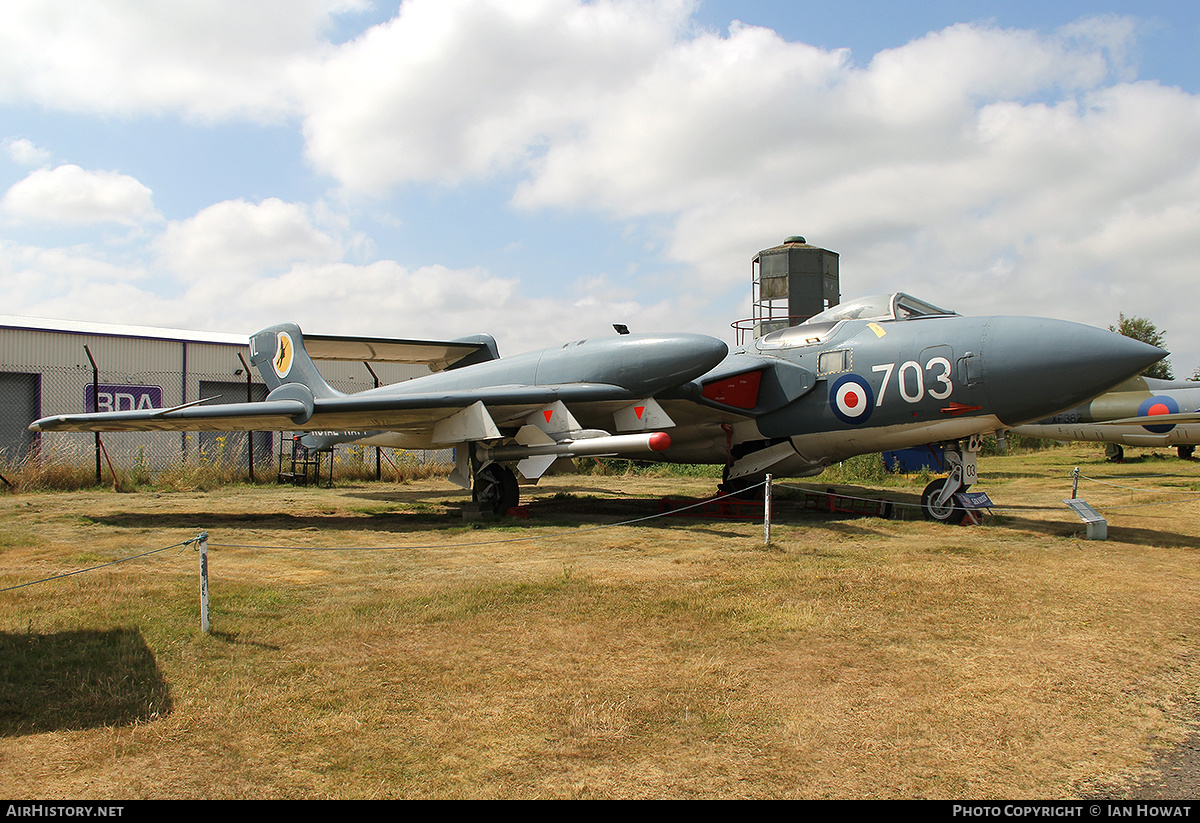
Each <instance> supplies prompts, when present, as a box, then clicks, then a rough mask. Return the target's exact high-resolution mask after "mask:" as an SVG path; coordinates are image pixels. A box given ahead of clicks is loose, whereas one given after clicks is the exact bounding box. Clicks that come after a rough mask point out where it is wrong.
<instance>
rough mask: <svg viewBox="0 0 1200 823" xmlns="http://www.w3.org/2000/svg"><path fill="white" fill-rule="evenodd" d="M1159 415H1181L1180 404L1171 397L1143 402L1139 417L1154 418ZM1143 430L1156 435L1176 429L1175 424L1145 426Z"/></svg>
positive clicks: (1154, 398) (1139, 409) (1160, 397)
mask: <svg viewBox="0 0 1200 823" xmlns="http://www.w3.org/2000/svg"><path fill="white" fill-rule="evenodd" d="M1159 414H1179V404H1178V403H1176V402H1175V400H1174V399H1173V398H1171V397H1165V396H1161V395H1160V396H1157V397H1151V398H1149V399H1147V400H1143V401H1142V403H1141V405H1140V406H1138V417H1154V416H1155V415H1159ZM1142 428H1143V429H1145V430H1146V431H1148V432H1153V433H1154V434H1166V433H1167V432H1169V431H1170V430H1171V429H1173V428H1175V424H1174V423H1164V424H1162V425H1159V426H1147V425H1143V426H1142Z"/></svg>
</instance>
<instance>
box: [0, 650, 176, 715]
mask: <svg viewBox="0 0 1200 823" xmlns="http://www.w3.org/2000/svg"><path fill="white" fill-rule="evenodd" d="M171 710H172V702H171V692H170V689H169V688H168V686H167V683H166V681H165V680H164V679H163V676H162V673H161V672H160V671H159V668H158V663H157V661H156V660H155V658H154V654H153V652H151V651H150V649H149V647H148V646H147V645H146V642H145V640H144V639H143V638H142V634H141V632H140V631H138V630H137V629H130V628H125V629H109V630H105V631H97V630H90V631H73V632H55V633H52V634H31V633H19V634H18V633H9V632H2V633H0V737H18V736H22V735H27V734H36V733H40V732H51V731H68V730H79V729H93V728H97V727H100V726H128V725H132V724H134V723H144V722H147V721H150V720H153V719H155V718H157V717H161V716H164V715H167V714H170V712H171Z"/></svg>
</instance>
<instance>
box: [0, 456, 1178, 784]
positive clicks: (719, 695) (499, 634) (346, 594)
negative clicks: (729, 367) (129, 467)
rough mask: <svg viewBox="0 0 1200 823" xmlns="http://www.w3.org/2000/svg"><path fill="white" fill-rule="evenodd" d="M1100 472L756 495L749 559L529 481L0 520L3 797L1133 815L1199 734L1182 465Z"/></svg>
mask: <svg viewBox="0 0 1200 823" xmlns="http://www.w3.org/2000/svg"><path fill="white" fill-rule="evenodd" d="M1128 452H1129V453H1130V455H1131V457H1133V458H1134V459H1132V460H1130V461H1128V462H1126V463H1125V464H1123V465H1112V464H1107V463H1105V462H1104V461H1103V450H1102V449H1100V448H1097V447H1094V446H1078V447H1066V448H1058V449H1050V450H1047V451H1043V452H1036V453H1030V454H1022V455H1012V456H1000V457H988V458H982V459H981V463H980V477H981V481H980V484H979V485H978V486H977V487H976V488H977V490H981V491H987V492H988V493H989V495H990V496H991V498H992V500H993V501H994V502H995V503H996V505H997V507H998V508H997V513H996V514H994V515H993V516H992V517H991V518H989V519H988V520H987V521H986V522H985V523H984V524H983V525H980V526H958V527H951V526H942V525H937V524H930V523H925V522H922V521H920V520H918V519H915V518H916V515H915V514H914V513H912V510H911V509H906V508H900V511H901V512H903V513H905V515H906V517H905V519H890V520H884V519H880V518H874V517H853V516H844V515H843V516H829V515H817V514H813V513H811V512H806V511H804V510H803V509H802V507H801V506H800V504H799V497H798V495H799V494H800V493H799V492H798V491H796V490H795V489H793V488H777V490H776V496H777V498H782V499H779V500H777V502H778V504H779V505H778V513H777V519H776V521H775V524H774V526H773V531H772V542H771V544H770V545H764V543H763V528H762V524H761V522H754V521H738V520H722V519H703V518H696V517H683V516H675V517H663V518H655V519H648V520H640V521H639V522H636V523H632V524H628V525H613V524H620V523H622V522H624V521H629V520H634V519H637V518H644V517H648V516H650V515H654V514H656V513H657V512H658V510H659V506H658V500H659V499H660V498H662V497H663V496H667V495H673V496H682V497H689V496H690V497H701V496H705V495H708V494H710V493H712V491H713V480H712V479H710V478H690V477H679V476H663V477H652V476H641V475H638V476H612V475H610V476H566V477H559V478H551V479H550V480H549V481H547V482H544V483H543V485H540V486H538V487H535V488H533V489H527V490H526V499H527V500H528V501H529V506H528V513H529V516H528V517H527V518H512V519H506V520H503V521H490V522H486V523H482V524H480V523H477V522H475V523H473V522H470V521H464V520H463V518H462V517H461V515H460V506H461V504H462V502H463V496H462V494H461V492H460V491H459V490H457V489H455V488H454V487H452V486H450V485H449V484H446V483H444V482H439V481H436V480H428V481H420V482H413V483H409V484H372V483H360V484H353V485H349V484H348V485H340V486H338V487H336V488H333V489H312V488H290V487H267V486H262V487H249V486H241V487H232V488H224V489H219V490H213V491H197V492H167V491H162V490H158V491H156V490H142V491H138V492H134V493H114V492H112V491H104V490H91V491H82V492H70V493H66V492H63V493H19V494H18V493H6V494H0V589H3V591H0V646H2V648H0V736H2V738H3V740H2V743H0V795H4V796H8V797H36V798H45V799H56V798H79V799H87V798H95V799H133V798H375V797H405V798H450V797H453V798H533V797H551V798H593V797H620V798H642V797H656V798H710V797H722V798H741V797H784V798H896V797H925V798H976V799H978V798H1006V797H1008V798H1016V797H1019V798H1071V797H1100V796H1107V797H1131V796H1138V792H1139V791H1142V790H1143V787H1144V784H1143V783H1142V781H1143V780H1144V779H1145V776H1146V775H1147V774H1148V773H1150V771H1151V770H1152V769H1153V766H1154V762H1155V758H1156V757H1158V756H1161V755H1162V754H1164V753H1168V752H1171V751H1172V750H1174V749H1176V748H1178V747H1179V746H1180V744H1181V743H1183V742H1184V741H1186V740H1187V739H1188V738H1189V735H1191V734H1192V733H1193V732H1194V731H1195V730H1196V728H1197V727H1196V724H1197V722H1198V721H1200V660H1198V659H1197V655H1196V648H1195V647H1196V640H1197V638H1198V637H1200V564H1198V563H1197V560H1198V559H1200V463H1196V462H1191V461H1180V460H1177V459H1175V458H1174V456H1173V454H1172V455H1170V456H1169V457H1168V456H1167V455H1166V454H1162V455H1161V456H1156V455H1155V454H1154V453H1153V452H1151V451H1149V450H1146V451H1141V452H1139V450H1136V449H1129V450H1128ZM1074 466H1080V467H1081V472H1082V474H1083V475H1084V476H1085V478H1097V479H1095V480H1091V479H1085V480H1083V481H1081V484H1080V496H1081V497H1084V498H1085V499H1087V500H1088V501H1089V502H1090V503H1092V504H1093V505H1095V506H1097V507H1102V508H1104V509H1105V512H1106V514H1107V516H1108V523H1109V539H1108V540H1107V541H1104V542H1099V541H1086V540H1083V539H1082V534H1083V526H1082V524H1081V523H1080V522H1079V521H1078V518H1077V517H1076V516H1075V515H1074V514H1072V513H1071V512H1070V511H1068V510H1067V509H1066V508H1065V507H1064V506H1063V505H1062V503H1061V501H1062V499H1063V498H1065V497H1068V496H1069V495H1070V489H1071V478H1070V476H1069V471H1070V470H1071V468H1073V467H1074ZM812 480H813V481H815V482H809V483H803V484H800V483H797V484H793V483H789V484H787V485H788V486H789V487H791V486H803V487H806V488H815V489H824V488H826V487H827V486H831V485H836V487H837V488H838V489H839V490H841V491H849V492H853V493H862V494H869V495H872V496H876V495H883V496H886V497H887V498H889V499H891V500H894V501H897V502H899V503H910V504H911V503H915V502H916V501H917V499H918V497H919V494H920V491H921V485H922V484H921V483H920V482H919V481H918V480H915V479H914V480H911V481H905V480H903V479H897V480H890V481H882V484H881V485H877V486H876V487H874V488H867V487H865V486H861V485H845V484H839V482H838V480H839V477H838V475H837V474H832V475H831V476H827V477H826V476H823V477H819V478H813V479H812ZM1100 481H1103V482H1100ZM600 527H603V528H600ZM201 531H204V532H207V534H208V535H209V541H210V547H209V555H208V558H209V568H210V575H211V583H210V593H211V620H212V630H211V632H210V633H209V634H207V635H206V634H203V633H201V631H200V628H199V593H198V592H199V584H198V553H197V551H196V550H195V546H194V545H184V546H179V545H174V546H173V544H178V543H181V542H182V541H186V540H188V539H190V538H193V537H195V536H196V535H197V534H198V533H200V532H201ZM168 546H173V547H172V548H165V547H168ZM156 549H162V550H161V551H155V552H153V553H151V554H145V555H144V556H141V557H137V558H136V559H131V560H129V561H127V562H121V563H117V564H114V565H103V564H107V563H111V562H112V561H116V560H120V559H123V558H128V557H132V556H134V555H139V554H142V553H144V552H149V551H152V550H156ZM94 567H99V568H94ZM81 569H93V570H91V571H85V572H82V573H79V574H72V575H70V576H64V577H57V578H56V579H52V580H47V581H46V582H36V583H33V584H32V585H21V584H26V583H31V582H32V581H40V580H44V579H46V578H51V577H52V576H54V575H63V574H65V573H68V572H73V571H77V570H81ZM17 586H20V587H19V588H14V587H17ZM1185 790H1186V789H1185ZM1193 790H1194V788H1193ZM1193 796H1194V795H1193Z"/></svg>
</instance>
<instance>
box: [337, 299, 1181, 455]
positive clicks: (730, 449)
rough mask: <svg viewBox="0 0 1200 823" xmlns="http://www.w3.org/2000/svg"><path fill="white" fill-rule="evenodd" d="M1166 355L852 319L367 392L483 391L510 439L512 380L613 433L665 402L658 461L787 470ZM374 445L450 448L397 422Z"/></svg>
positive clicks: (1052, 404)
mask: <svg viewBox="0 0 1200 823" xmlns="http://www.w3.org/2000/svg"><path fill="white" fill-rule="evenodd" d="M1164 354H1165V352H1162V351H1161V350H1159V349H1156V348H1154V347H1152V346H1147V345H1146V344H1143V343H1139V342H1137V341H1133V340H1130V339H1129V338H1125V337H1121V336H1120V335H1117V334H1115V333H1112V332H1108V331H1104V330H1101V329H1096V328H1093V327H1090V326H1084V325H1080V324H1076V323H1069V322H1066V321H1061V320H1050V319H1043V318H1033V317H1003V316H993V317H963V316H959V315H936V316H922V317H915V318H910V319H905V320H873V321H872V320H856V319H848V320H840V321H837V322H833V323H816V324H806V325H801V326H796V327H793V328H791V329H786V330H784V331H782V332H776V333H774V334H771V335H767V336H765V337H762V338H759V339H757V340H756V341H754V342H753V343H752V344H750V345H748V346H746V347H744V348H740V349H737V350H735V351H732V352H728V351H727V347H726V346H725V344H724V343H722V342H721V341H719V340H716V339H715V338H711V337H707V336H704V335H688V334H677V335H627V336H619V337H612V338H601V339H596V340H585V341H578V342H574V343H568V344H565V345H563V346H558V347H553V348H550V349H544V350H541V351H538V352H531V353H527V354H523V355H517V356H514V357H508V358H503V359H497V360H494V361H491V362H486V363H480V364H476V365H472V366H470V367H467V368H463V369H461V370H451V371H446V372H440V373H437V374H433V375H429V376H427V377H422V378H418V379H415V380H412V381H408V382H405V383H399V384H394V385H391V386H385V387H381V388H379V389H375V390H372V391H369V392H363V393H362V395H358V396H360V397H364V398H366V397H370V396H371V395H377V396H378V398H379V400H380V403H381V405H386V400H387V398H388V397H396V396H404V395H406V394H413V395H415V394H420V395H422V396H429V395H431V394H432V395H437V394H438V393H439V392H445V393H447V394H453V393H457V392H474V393H479V394H480V396H481V397H483V398H484V402H485V403H486V404H487V405H488V408H489V410H491V411H492V412H493V416H494V417H496V422H497V423H498V424H499V426H500V428H501V431H502V433H503V434H504V435H505V436H511V435H512V434H513V433H514V432H515V430H516V427H517V426H518V425H519V424H520V421H521V420H522V419H524V417H525V416H526V415H528V414H529V412H530V408H529V407H528V404H526V405H525V406H521V405H519V404H514V405H508V404H507V403H506V399H505V395H504V392H505V387H506V386H525V387H528V386H538V387H545V389H546V391H547V397H548V399H558V400H562V401H564V402H565V403H566V404H567V406H568V407H569V408H570V409H571V410H572V412H573V413H574V414H575V416H576V417H577V418H578V420H579V423H580V424H581V425H582V426H583V427H585V428H594V429H600V430H611V429H612V428H613V418H612V415H613V413H614V412H615V411H616V410H617V409H618V408H620V407H622V406H627V405H628V404H629V402H631V401H636V400H637V399H638V398H641V397H651V396H653V397H654V398H656V399H657V401H658V402H659V403H661V405H662V407H663V408H664V409H665V410H666V412H667V413H668V414H669V415H670V417H671V418H672V420H673V421H674V423H675V425H674V427H672V428H670V429H667V430H666V431H668V432H669V434H670V436H671V446H670V447H669V448H668V449H666V450H665V451H663V452H659V453H656V454H655V455H652V456H643V457H647V459H658V460H666V461H671V462H685V463H717V464H721V463H729V462H731V461H732V460H733V459H734V458H736V457H739V456H744V455H753V454H754V453H756V452H757V453H766V451H765V450H768V449H773V450H774V451H773V452H771V457H770V459H769V460H768V461H766V463H767V464H768V465H770V466H772V471H774V472H775V473H776V474H779V475H780V476H788V475H792V476H800V475H805V474H812V473H815V472H818V471H820V469H821V468H822V467H824V466H826V465H828V464H829V463H831V462H835V461H837V460H842V459H845V458H846V457H849V456H852V455H855V454H864V453H870V452H879V451H885V450H889V449H895V448H904V447H908V446H914V445H921V444H925V443H933V442H941V441H950V440H958V439H962V438H966V437H970V436H971V435H976V434H986V433H989V432H993V431H997V430H1002V429H1007V428H1010V427H1013V426H1016V425H1018V424H1020V423H1023V422H1027V421H1030V420H1037V419H1041V418H1044V417H1046V416H1048V415H1051V414H1054V413H1056V412H1058V411H1061V410H1063V409H1066V408H1070V407H1072V406H1075V405H1078V404H1079V403H1081V402H1083V401H1086V400H1087V399H1089V398H1091V397H1094V396H1095V395H1097V394H1099V393H1100V392H1102V391H1104V390H1105V389H1107V388H1109V387H1110V386H1112V385H1114V384H1116V383H1118V382H1119V381H1121V380H1123V379H1125V378H1127V377H1128V376H1129V375H1131V374H1134V373H1136V372H1137V371H1138V370H1140V369H1141V368H1144V367H1145V366H1146V365H1147V364H1148V363H1151V362H1154V361H1155V360H1157V359H1160V358H1161V357H1162V356H1164ZM599 385H607V386H619V387H621V388H623V389H624V390H625V393H624V395H623V396H622V397H619V398H611V399H607V400H599V401H597V400H593V399H588V400H585V399H584V398H585V396H586V394H587V388H588V387H590V386H599ZM573 398H579V399H580V402H578V403H577V404H574V405H573V403H572V400H573ZM430 402H431V404H432V402H433V401H430ZM339 439H346V438H345V437H343V438H339ZM360 442H366V443H375V444H377V445H394V446H403V447H406V448H420V447H427V446H430V445H437V444H436V443H430V442H429V440H428V438H427V437H424V436H418V435H414V434H406V433H404V432H403V431H399V430H397V428H395V427H393V428H392V430H391V431H389V432H372V433H371V436H369V437H364V438H362V439H361V440H360ZM640 456H642V455H640ZM758 465H762V463H761V462H760V463H755V464H752V465H750V468H748V469H746V473H752V470H753V469H754V467H755V466H758Z"/></svg>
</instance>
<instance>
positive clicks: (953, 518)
mask: <svg viewBox="0 0 1200 823" xmlns="http://www.w3.org/2000/svg"><path fill="white" fill-rule="evenodd" d="M945 485H946V481H945V480H934V481H933V482H932V483H930V484H929V485H928V486H926V487H925V491H923V492H921V514H922V515H924V517H925V519H926V520H933V521H935V522H938V523H948V524H950V525H951V526H957V525H958V524H959V523H961V522H963V518H965V517H966V516H967V510H966V509H964V508H963V507H962V506H960V505H958V504H956V503H955V502H954V497H953V496H951V498H950V499H949V500H947V501H946V502H945V503H943V504H942V505H940V506H939V505H937V504H936V503H935V502H934V501H935V500H936V499H937V496H938V492H940V491H941V490H942V487H944V486H945ZM969 488H970V486H962V487H961V488H959V489H958V491H960V492H964V491H966V490H967V489H969Z"/></svg>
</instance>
